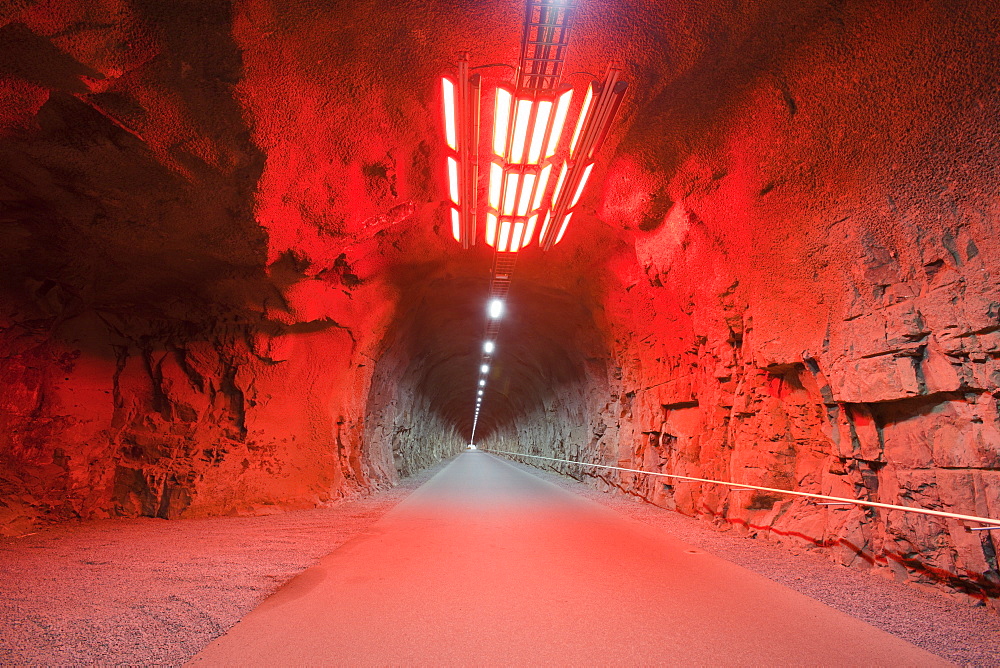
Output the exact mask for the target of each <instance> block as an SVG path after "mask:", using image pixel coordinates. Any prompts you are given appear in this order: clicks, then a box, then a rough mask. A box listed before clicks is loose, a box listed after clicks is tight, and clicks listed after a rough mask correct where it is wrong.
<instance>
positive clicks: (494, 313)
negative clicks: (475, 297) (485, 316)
mask: <svg viewBox="0 0 1000 668" xmlns="http://www.w3.org/2000/svg"><path fill="white" fill-rule="evenodd" d="M489 314H490V317H491V318H493V319H494V320H495V319H497V318H499V317H500V316H501V315H503V302H502V301H500V300H499V299H494V300H492V301H491V302H490V310H489Z"/></svg>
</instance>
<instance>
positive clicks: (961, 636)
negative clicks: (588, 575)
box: [506, 459, 1000, 666]
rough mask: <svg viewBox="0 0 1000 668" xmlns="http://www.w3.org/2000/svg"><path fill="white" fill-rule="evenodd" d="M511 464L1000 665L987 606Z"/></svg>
mask: <svg viewBox="0 0 1000 668" xmlns="http://www.w3.org/2000/svg"><path fill="white" fill-rule="evenodd" d="M506 461H507V462H509V463H511V464H513V465H514V466H516V467H518V468H521V469H523V470H525V471H530V472H531V473H533V474H535V475H537V476H539V477H541V478H543V479H545V480H548V481H549V482H552V483H554V484H556V485H559V486H560V487H563V488H565V489H567V490H570V491H572V492H575V493H576V494H579V495H581V496H584V497H586V498H588V499H591V500H592V501H596V502H597V503H600V504H602V505H604V506H607V507H609V508H612V509H613V510H615V511H617V512H619V513H621V514H622V515H626V516H628V517H630V518H632V519H634V520H636V521H639V522H642V523H644V524H648V525H651V526H654V527H656V528H658V529H661V530H663V532H664V533H668V534H670V535H672V536H674V537H675V538H677V539H679V540H682V541H684V542H686V543H690V544H691V545H693V546H695V547H698V548H699V549H702V550H704V551H706V552H708V553H710V554H713V555H715V556H717V557H721V558H723V559H726V560H728V561H731V562H733V563H735V564H739V565H740V566H743V567H744V568H746V569H748V570H751V571H753V572H754V573H757V574H759V575H763V576H764V577H766V578H769V579H771V580H774V581H775V582H778V583H780V584H783V585H785V586H786V587H789V588H790V589H794V590H795V591H798V592H799V593H802V594H805V595H806V596H809V597H811V598H813V599H815V600H817V601H820V602H822V603H825V604H826V605H829V606H830V607H832V608H834V609H836V610H839V611H841V612H844V613H847V614H849V615H851V616H853V617H855V618H857V619H860V620H862V621H865V622H867V623H868V624H871V625H872V626H874V627H876V628H879V629H882V630H883V631H886V632H887V633H891V634H893V635H894V636H896V637H898V638H902V639H904V640H907V641H909V642H911V643H913V644H914V645H916V646H917V647H920V648H922V649H925V650H927V651H928V652H931V653H933V654H937V655H938V656H940V657H942V658H945V659H948V660H949V661H952V662H954V663H956V664H959V665H967V666H1000V617H997V616H996V615H995V614H993V613H991V612H989V611H987V610H986V609H985V608H983V607H972V606H970V605H968V604H965V603H961V602H957V601H955V600H953V599H951V598H950V597H948V596H947V595H946V594H945V593H943V592H938V591H936V590H933V591H927V590H923V589H918V588H916V587H913V586H911V585H907V584H905V583H901V582H896V581H894V580H889V579H886V578H885V577H884V576H882V575H879V574H878V573H879V572H880V571H865V570H859V569H854V568H847V567H846V566H841V565H840V564H836V563H834V562H832V561H830V560H829V559H827V558H826V557H825V556H824V555H822V554H818V553H816V552H812V551H808V550H799V549H794V548H791V547H788V546H783V545H777V544H774V543H768V542H765V541H762V540H757V539H753V538H748V537H746V536H743V535H740V534H739V533H738V532H737V531H735V530H729V531H719V530H716V529H714V528H712V527H711V526H710V525H709V524H708V523H706V522H704V521H703V520H697V519H693V518H691V517H687V516H686V515H681V514H680V513H676V512H672V511H669V510H664V509H662V508H659V507H657V506H653V505H652V504H649V503H646V502H645V501H642V500H639V499H636V498H634V497H631V496H627V495H625V494H622V493H618V492H614V493H612V492H603V491H600V490H598V489H595V488H594V487H591V486H590V485H588V484H585V483H583V482H580V481H577V480H575V479H574V478H570V477H567V476H564V475H560V474H557V473H553V472H551V471H547V470H544V469H540V468H536V467H534V466H529V465H527V464H523V463H521V462H517V461H514V460H512V459H506ZM844 641H845V642H850V639H849V638H845V639H844Z"/></svg>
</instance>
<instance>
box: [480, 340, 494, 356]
mask: <svg viewBox="0 0 1000 668" xmlns="http://www.w3.org/2000/svg"><path fill="white" fill-rule="evenodd" d="M496 348H497V347H496V344H494V343H493V342H492V341H487V342H486V343H484V344H483V352H485V353H486V354H487V355H489V354H491V353H492V352H493V351H494V350H496Z"/></svg>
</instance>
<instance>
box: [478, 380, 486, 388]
mask: <svg viewBox="0 0 1000 668" xmlns="http://www.w3.org/2000/svg"><path fill="white" fill-rule="evenodd" d="M484 385H486V380H484V379H480V380H479V387H483V386H484Z"/></svg>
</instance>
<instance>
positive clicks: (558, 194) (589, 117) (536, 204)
mask: <svg viewBox="0 0 1000 668" xmlns="http://www.w3.org/2000/svg"><path fill="white" fill-rule="evenodd" d="M575 7H576V0H526V12H525V22H524V33H523V37H522V41H521V58H520V63H519V65H518V69H517V75H516V76H515V82H514V83H513V84H506V83H501V84H498V85H497V86H496V89H495V91H494V101H493V114H492V121H493V127H492V138H491V139H492V140H491V142H490V149H491V154H492V155H491V157H490V160H489V165H488V168H487V187H486V189H485V192H484V194H485V204H486V207H485V210H486V211H485V213H486V215H485V219H486V224H485V226H484V230H483V239H484V240H485V242H486V244H487V245H489V246H491V247H492V248H494V249H495V252H496V255H495V258H494V264H493V275H492V280H491V284H490V293H491V300H490V302H489V305H488V307H487V316H488V318H487V325H486V336H485V341H484V343H483V352H482V358H481V361H480V365H479V380H478V383H477V385H476V408H475V414H474V416H473V421H472V435H471V438H470V447H475V446H474V443H475V435H476V427H477V426H478V424H479V415H480V411H481V410H482V406H483V397H484V395H485V391H486V381H487V376H488V374H489V371H490V366H491V363H492V360H493V357H494V355H495V351H496V338H497V333H498V331H499V320H500V317H501V316H502V315H503V310H504V299H505V298H506V296H507V290H508V288H509V285H510V277H511V273H512V271H513V267H514V260H515V258H516V254H517V252H518V251H519V250H521V249H522V248H524V247H526V246H528V245H529V244H531V243H533V242H534V241H535V240H536V239H537V241H538V244H539V245H540V246H541V247H542V249H544V250H549V249H550V248H552V246H554V245H555V244H557V243H559V242H560V241H562V239H563V236H564V235H565V233H566V229H567V227H568V226H569V223H570V221H571V220H572V218H573V214H574V212H575V210H576V207H577V205H578V203H579V201H580V197H581V195H582V194H583V191H584V189H585V187H586V185H587V181H588V179H589V178H590V175H591V172H592V171H593V168H594V159H595V154H596V153H597V151H598V150H599V149H600V147H601V145H602V144H603V143H604V140H605V139H606V138H607V136H608V133H609V131H610V129H611V125H612V123H613V121H614V118H615V115H616V114H617V112H618V108H619V106H620V105H621V101H622V99H623V98H624V96H625V89H626V88H627V86H628V85H627V83H626V82H624V81H622V80H621V70H619V69H617V68H615V67H608V69H607V73H606V75H605V77H604V80H603V81H601V82H598V81H592V82H591V84H590V86H589V88H588V89H587V93H586V95H585V96H584V99H583V102H582V104H581V105H580V108H579V116H578V118H577V122H576V125H575V129H574V131H573V134H572V136H571V137H570V138H569V140H568V142H567V141H565V140H566V136H565V134H564V130H565V129H566V124H567V120H568V119H569V116H570V112H571V111H572V110H573V108H574V105H573V94H574V90H573V88H572V86H569V85H565V84H562V83H561V78H562V68H563V61H564V59H565V55H566V48H567V46H568V44H569V36H570V32H571V28H572V25H573V14H574V9H575ZM470 69H475V68H470V67H469V57H468V54H465V53H463V54H461V56H460V58H459V61H458V67H457V72H456V73H455V74H454V75H447V76H444V77H442V83H441V90H442V100H443V109H444V135H445V143H446V144H447V156H446V174H447V180H448V196H449V199H450V205H449V207H448V212H449V213H448V215H449V218H450V223H451V231H452V236H453V237H454V238H455V240H456V241H458V242H459V243H461V244H462V247H463V248H469V247H470V246H473V245H475V243H476V239H477V235H478V230H477V216H478V209H479V204H480V188H479V168H480V159H479V145H480V107H481V99H482V78H481V77H480V75H478V74H472V73H471V71H470ZM554 174H558V176H557V177H556V178H554V179H553V178H552V177H553V175H554Z"/></svg>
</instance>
